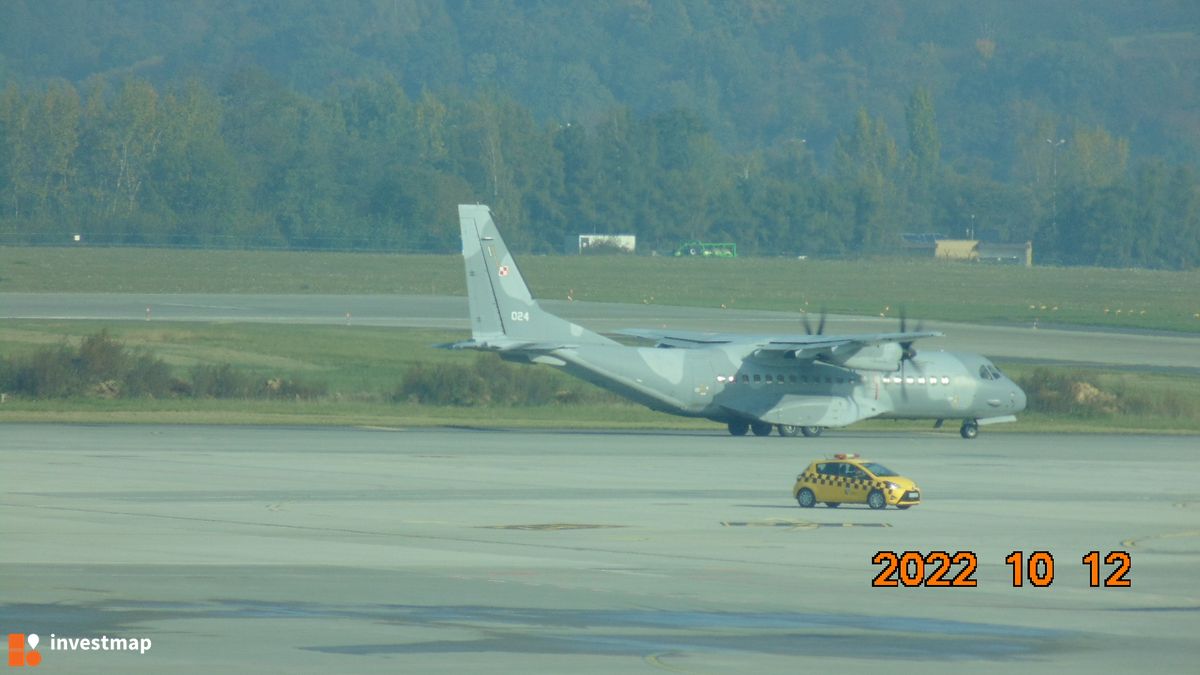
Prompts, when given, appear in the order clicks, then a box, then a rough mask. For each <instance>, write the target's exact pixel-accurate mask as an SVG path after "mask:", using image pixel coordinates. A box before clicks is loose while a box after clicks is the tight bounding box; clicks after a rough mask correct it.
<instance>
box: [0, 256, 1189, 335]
mask: <svg viewBox="0 0 1200 675" xmlns="http://www.w3.org/2000/svg"><path fill="white" fill-rule="evenodd" d="M518 259H519V262H520V264H521V269H522V271H523V273H524V276H525V278H526V280H527V281H528V282H529V284H530V286H531V287H532V289H533V291H534V294H535V295H536V296H538V297H542V298H554V299H562V298H566V297H567V296H568V294H570V295H572V297H574V298H575V299H576V300H593V301H603V302H626V303H643V302H644V303H648V304H662V305H683V306H707V307H716V306H721V305H724V306H726V307H730V308H740V309H773V310H787V311H798V310H808V311H813V312H816V311H819V310H820V309H821V308H825V309H827V310H828V311H829V312H832V313H848V314H869V315H875V314H881V313H884V314H887V315H889V316H897V315H898V314H899V311H900V307H901V306H904V307H905V308H906V310H907V313H908V315H909V316H910V317H913V318H926V319H938V320H950V321H968V322H991V323H1031V322H1032V321H1034V320H1035V319H1036V320H1038V321H1039V322H1040V323H1042V324H1043V325H1048V324H1078V325H1094V326H1101V327H1109V328H1112V327H1121V328H1138V329H1154V330H1171V331H1183V332H1200V271H1198V270H1193V271H1189V272H1163V271H1148V270H1109V269H1096V268H1058V267H1034V268H1030V269H1026V268H1023V267H1011V266H989V265H976V264H963V263H939V262H934V261H928V260H910V259H875V260H851V261H821V260H805V261H800V260H793V259H786V258H738V259H735V260H711V259H710V260H704V259H690V258H684V259H676V258H655V257H632V256H595V257H591V256H588V257H578V256H518ZM6 291H25V292H112V293H132V292H144V293H301V294H303V293H333V294H345V293H383V294H415V295H463V294H465V290H464V284H463V272H462V261H461V259H460V258H459V257H458V256H433V255H430V256H420V255H388V254H368V253H304V252H279V251H267V252H264V251H185V250H167V249H86V248H81V249H68V248H4V247H0V292H6Z"/></svg>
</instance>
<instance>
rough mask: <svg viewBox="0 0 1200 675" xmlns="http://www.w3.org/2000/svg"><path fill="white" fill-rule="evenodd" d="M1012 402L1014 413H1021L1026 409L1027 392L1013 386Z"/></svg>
mask: <svg viewBox="0 0 1200 675" xmlns="http://www.w3.org/2000/svg"><path fill="white" fill-rule="evenodd" d="M1012 400H1013V411H1014V412H1020V411H1022V410H1024V409H1025V403H1026V400H1025V392H1023V391H1021V388H1020V387H1018V386H1017V385H1015V384H1014V385H1013V392H1012Z"/></svg>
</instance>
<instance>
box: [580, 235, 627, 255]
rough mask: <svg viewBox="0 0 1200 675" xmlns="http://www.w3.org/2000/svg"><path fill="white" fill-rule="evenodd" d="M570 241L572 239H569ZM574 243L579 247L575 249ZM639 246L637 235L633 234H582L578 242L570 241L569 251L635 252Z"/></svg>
mask: <svg viewBox="0 0 1200 675" xmlns="http://www.w3.org/2000/svg"><path fill="white" fill-rule="evenodd" d="M568 242H570V240H568ZM572 243H575V244H577V246H578V248H575V250H574V251H572V250H571V249H572V248H574V247H573V246H571V244H572ZM636 248H637V235H633V234H581V235H579V240H578V242H570V243H568V248H567V252H568V253H579V254H580V255H583V254H585V253H598V252H601V251H603V252H604V253H633V252H634V249H636Z"/></svg>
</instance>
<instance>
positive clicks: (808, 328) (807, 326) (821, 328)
mask: <svg viewBox="0 0 1200 675" xmlns="http://www.w3.org/2000/svg"><path fill="white" fill-rule="evenodd" d="M800 318H802V319H804V332H805V334H807V335H814V333H813V328H812V324H811V323H809V321H808V314H804V315H802V316H801V317H800ZM824 334H825V308H824V307H822V308H821V320H820V321H819V322H818V323H817V332H816V333H815V335H824Z"/></svg>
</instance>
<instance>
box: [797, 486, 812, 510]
mask: <svg viewBox="0 0 1200 675" xmlns="http://www.w3.org/2000/svg"><path fill="white" fill-rule="evenodd" d="M796 503H797V504H799V505H800V506H802V507H804V508H806V509H811V508H812V507H813V505H814V504H816V503H817V496H816V495H815V494H813V491H812V490H809V489H808V488H800V491H799V492H797V493H796Z"/></svg>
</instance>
